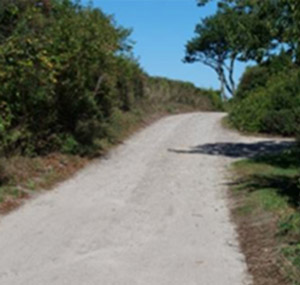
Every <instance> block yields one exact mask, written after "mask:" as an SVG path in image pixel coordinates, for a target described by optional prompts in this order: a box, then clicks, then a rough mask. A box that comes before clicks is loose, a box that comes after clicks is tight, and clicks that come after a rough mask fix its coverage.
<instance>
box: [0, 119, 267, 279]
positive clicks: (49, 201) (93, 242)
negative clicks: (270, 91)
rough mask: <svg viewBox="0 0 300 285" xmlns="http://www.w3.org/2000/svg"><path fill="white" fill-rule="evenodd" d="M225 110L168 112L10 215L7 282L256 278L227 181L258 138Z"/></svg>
mask: <svg viewBox="0 0 300 285" xmlns="http://www.w3.org/2000/svg"><path fill="white" fill-rule="evenodd" d="M223 116H224V115H223V114H220V113H194V114H185V115H177V116H170V117H167V118H164V119H162V120H160V121H158V122H156V123H155V124H153V125H152V126H150V127H148V128H146V129H145V130H143V131H141V132H140V133H138V134H136V135H135V136H133V137H132V138H131V139H129V140H127V141H126V142H125V143H124V144H123V145H121V146H120V147H118V148H116V149H115V150H114V151H113V152H112V153H111V154H110V155H109V157H108V158H107V159H102V160H100V161H98V162H95V163H93V164H92V165H90V166H89V167H87V168H86V169H84V170H83V171H81V172H80V173H79V174H78V175H77V176H76V177H74V178H73V179H71V180H69V181H67V182H65V183H63V184H61V185H60V186H58V187H57V188H56V189H55V190H54V191H51V192H48V193H47V194H43V195H40V196H39V197H37V198H35V199H33V200H32V201H30V202H28V203H27V204H26V205H25V206H23V207H22V208H20V209H19V210H17V211H15V212H14V213H12V214H10V215H8V216H6V217H2V218H1V222H0V284H1V285H17V284H18V285H50V284H51V285H63V284H66V285H89V284H95V285H113V284H114V285H242V284H251V282H250V281H249V280H250V278H249V276H248V275H247V269H246V265H245V261H244V257H243V255H242V254H241V253H240V252H239V248H238V243H237V239H236V233H235V230H234V225H233V224H232V223H231V222H230V217H229V210H228V207H227V200H226V179H225V178H226V167H227V166H228V165H229V163H230V162H231V161H232V159H233V158H235V157H237V156H239V154H240V153H244V155H248V154H249V153H250V154H251V152H253V151H255V148H254V149H253V147H252V146H251V147H248V148H247V146H245V145H235V144H236V143H237V142H239V141H244V142H252V143H253V141H255V140H258V139H253V138H252V139H251V138H247V137H244V138H243V137H241V136H239V135H238V134H236V133H234V132H230V131H228V130H224V129H222V127H221V125H220V120H221V118H222V117H223ZM228 142H232V143H233V144H228ZM223 143H226V144H223ZM260 147H261V146H260ZM262 147H264V146H262Z"/></svg>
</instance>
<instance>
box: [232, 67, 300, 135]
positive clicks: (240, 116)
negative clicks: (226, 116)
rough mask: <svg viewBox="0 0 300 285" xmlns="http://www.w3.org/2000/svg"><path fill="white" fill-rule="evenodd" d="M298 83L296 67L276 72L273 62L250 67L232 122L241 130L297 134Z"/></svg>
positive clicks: (299, 112) (299, 117) (299, 123)
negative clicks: (273, 68)
mask: <svg viewBox="0 0 300 285" xmlns="http://www.w3.org/2000/svg"><path fill="white" fill-rule="evenodd" d="M275 70H276V69H275ZM261 78H263V80H261ZM299 86H300V81H299V72H298V70H297V69H295V68H292V69H290V70H289V71H287V70H286V69H285V68H284V69H283V70H282V71H278V70H277V73H276V72H275V71H274V70H272V65H271V66H268V67H267V66H262V67H260V66H256V67H253V68H250V69H248V70H247V72H246V73H245V74H244V76H243V78H242V80H241V85H240V86H239V89H238V90H239V91H238V94H239V96H237V98H236V99H235V100H234V103H233V104H232V106H233V107H232V109H231V112H230V121H231V122H232V124H233V125H234V126H235V127H237V128H238V129H240V130H242V131H251V132H265V133H271V134H281V135H296V134H297V133H299V128H300V87H299Z"/></svg>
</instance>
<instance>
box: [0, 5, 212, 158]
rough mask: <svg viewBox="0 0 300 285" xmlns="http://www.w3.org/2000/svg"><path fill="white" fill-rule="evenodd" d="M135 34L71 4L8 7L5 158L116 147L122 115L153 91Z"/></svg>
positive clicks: (0, 44) (2, 15)
mask: <svg viewBox="0 0 300 285" xmlns="http://www.w3.org/2000/svg"><path fill="white" fill-rule="evenodd" d="M129 34H130V33H129V31H128V30H126V29H123V28H121V27H118V26H116V24H115V23H114V21H113V20H112V19H111V18H110V17H109V16H106V15H104V14H103V13H102V12H101V11H100V10H99V9H94V8H91V7H82V6H80V4H78V3H77V2H75V3H74V2H73V1H70V0H51V1H50V0H43V1H42V0H40V1H38V0H14V1H9V0H5V1H1V4H0V143H1V144H0V152H2V154H10V153H12V152H16V151H18V152H19V153H22V154H27V155H36V154H45V153H49V152H51V151H58V150H59V151H63V152H71V153H81V154H85V153H94V152H95V150H97V149H98V148H99V146H101V143H102V140H103V139H105V140H110V133H111V132H110V126H109V124H110V123H111V122H112V121H114V119H113V118H115V117H116V115H115V114H116V113H118V114H119V112H129V111H131V110H132V108H136V107H137V105H138V104H139V102H140V101H141V100H146V99H147V96H149V94H148V93H147V88H148V89H149V86H150V87H151V86H152V85H153V84H152V83H151V79H150V83H148V81H149V79H148V76H147V75H146V74H145V73H144V72H143V71H142V70H141V68H140V67H139V65H138V63H137V62H136V60H135V59H133V57H132V55H131V46H130V44H129V43H130V41H128V36H129ZM162 84H163V82H162ZM177 85H178V86H180V85H181V83H177ZM187 87H188V88H187ZM182 88H183V89H184V90H185V89H188V90H191V89H193V88H191V87H190V86H186V84H183V85H182ZM150 89H151V92H153V91H154V89H155V88H154V89H153V88H152V87H151V88H150ZM188 90H187V92H185V94H184V96H186V97H189V94H188V93H189V91H188ZM151 92H150V93H151ZM181 94H182V91H180V92H179V93H178V96H181ZM161 95H162V97H163V96H164V95H163V94H161ZM195 95H197V96H198V93H197V94H195ZM192 97H193V94H192ZM205 97H207V96H205ZM197 98H198V97H197ZM177 99H178V98H177ZM164 100H165V99H164ZM180 100H181V99H180ZM210 101H211V100H210V98H208V97H207V102H206V103H205V104H206V105H207V106H205V108H208V109H209V108H212V106H211V102H210Z"/></svg>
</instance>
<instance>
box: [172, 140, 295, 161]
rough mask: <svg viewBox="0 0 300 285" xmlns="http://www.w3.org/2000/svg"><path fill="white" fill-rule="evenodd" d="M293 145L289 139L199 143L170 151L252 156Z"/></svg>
mask: <svg viewBox="0 0 300 285" xmlns="http://www.w3.org/2000/svg"><path fill="white" fill-rule="evenodd" d="M293 145H294V143H293V142H287V141H285V142H278V141H264V142H256V143H211V144H203V145H198V146H195V147H191V148H190V149H185V150H182V149H169V151H170V152H174V153H186V154H207V155H215V156H228V157H232V158H239V157H244V158H251V157H255V156H257V155H261V154H269V153H276V152H280V151H282V150H284V149H286V148H288V147H291V146H293Z"/></svg>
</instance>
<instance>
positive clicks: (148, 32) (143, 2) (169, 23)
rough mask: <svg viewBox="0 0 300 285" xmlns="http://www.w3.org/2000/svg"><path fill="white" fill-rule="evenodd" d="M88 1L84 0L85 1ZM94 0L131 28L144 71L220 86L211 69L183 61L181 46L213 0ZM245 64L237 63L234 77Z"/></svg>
mask: <svg viewBox="0 0 300 285" xmlns="http://www.w3.org/2000/svg"><path fill="white" fill-rule="evenodd" d="M87 2H88V0H83V3H84V4H85V3H87ZM93 3H94V6H96V7H100V8H101V9H102V10H103V11H104V12H105V13H106V14H110V15H114V17H115V19H116V21H117V23H118V24H120V25H122V26H124V27H126V28H132V29H133V33H132V36H131V39H132V40H134V41H135V42H136V44H135V49H134V54H135V56H136V57H138V58H139V61H140V64H141V66H142V67H143V69H144V70H145V71H146V72H147V73H149V74H150V75H156V76H164V77H168V78H172V79H180V80H184V81H191V82H193V83H195V84H196V85H197V86H201V87H207V88H210V87H212V88H219V82H218V79H217V76H216V74H215V72H214V71H213V70H211V69H210V68H208V67H206V66H204V65H202V64H200V63H194V64H185V63H183V62H182V59H183V57H184V46H185V44H186V42H187V41H188V40H189V39H190V38H192V36H193V33H194V28H195V25H196V23H198V22H199V21H200V19H201V18H202V17H205V16H207V15H209V14H212V13H214V11H215V9H216V7H215V4H214V3H210V4H209V5H207V6H206V7H201V8H199V7H197V5H196V0H94V1H93ZM244 67H245V66H244V64H238V65H237V68H236V74H235V77H236V79H238V78H239V77H240V75H241V73H242V71H243V70H244Z"/></svg>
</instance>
